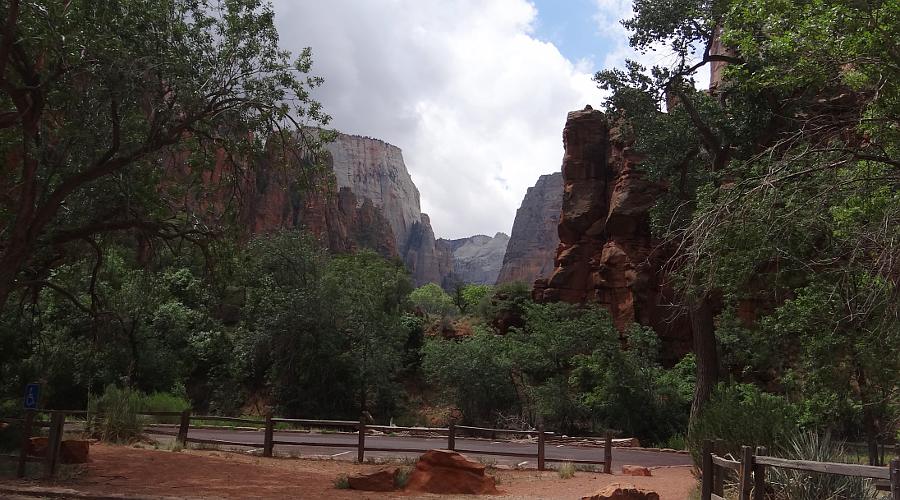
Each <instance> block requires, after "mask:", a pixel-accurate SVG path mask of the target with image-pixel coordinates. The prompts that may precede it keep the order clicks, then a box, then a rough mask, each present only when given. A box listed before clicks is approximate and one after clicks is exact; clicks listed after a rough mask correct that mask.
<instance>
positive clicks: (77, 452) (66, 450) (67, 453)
mask: <svg viewBox="0 0 900 500" xmlns="http://www.w3.org/2000/svg"><path fill="white" fill-rule="evenodd" d="M47 446H48V439H47V438H45V437H33V438H29V439H28V455H30V456H32V457H46V456H47ZM90 448H91V442H90V441H86V440H82V439H64V440H63V441H62V442H61V443H60V445H59V461H60V463H64V464H86V463H88V461H89V459H88V455H89V453H90Z"/></svg>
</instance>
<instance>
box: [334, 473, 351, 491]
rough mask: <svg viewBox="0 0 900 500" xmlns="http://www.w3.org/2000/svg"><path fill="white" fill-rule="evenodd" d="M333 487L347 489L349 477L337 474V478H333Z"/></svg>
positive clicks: (348, 487)
mask: <svg viewBox="0 0 900 500" xmlns="http://www.w3.org/2000/svg"><path fill="white" fill-rule="evenodd" d="M334 487H335V488H337V489H339V490H349V489H350V478H348V477H347V476H345V475H340V476H338V477H337V479H335V480H334Z"/></svg>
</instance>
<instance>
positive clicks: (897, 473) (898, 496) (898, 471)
mask: <svg viewBox="0 0 900 500" xmlns="http://www.w3.org/2000/svg"><path fill="white" fill-rule="evenodd" d="M890 468H891V470H890V474H891V500H900V458H895V459H893V460H891V465H890Z"/></svg>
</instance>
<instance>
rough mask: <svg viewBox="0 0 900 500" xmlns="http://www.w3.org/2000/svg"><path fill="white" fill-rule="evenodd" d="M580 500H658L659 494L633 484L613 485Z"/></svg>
mask: <svg viewBox="0 0 900 500" xmlns="http://www.w3.org/2000/svg"><path fill="white" fill-rule="evenodd" d="M581 500H659V494H657V493H656V492H655V491H647V490H642V489H640V488H638V487H636V486H635V485H633V484H620V483H613V484H610V485H608V486H606V487H605V488H603V489H602V490H600V491H598V492H597V493H594V494H593V495H591V496H589V497H581Z"/></svg>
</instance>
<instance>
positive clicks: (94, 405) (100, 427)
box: [88, 384, 145, 443]
mask: <svg viewBox="0 0 900 500" xmlns="http://www.w3.org/2000/svg"><path fill="white" fill-rule="evenodd" d="M144 397H145V396H144V395H143V394H142V393H141V392H139V391H135V390H133V389H130V388H127V387H126V388H121V389H120V388H119V387H116V386H115V385H113V384H110V385H108V386H106V389H105V390H104V391H103V394H102V395H101V396H99V397H92V398H90V400H89V401H88V412H89V414H90V415H92V418H91V419H90V420H89V422H88V427H89V429H90V430H91V433H92V434H93V435H94V436H95V437H97V438H99V439H102V440H103V441H110V442H114V443H127V442H132V441H134V440H136V439H137V438H138V437H139V436H140V435H141V431H142V430H143V426H142V423H141V417H140V416H139V415H138V412H139V411H141V410H142V408H143V404H144Z"/></svg>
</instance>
